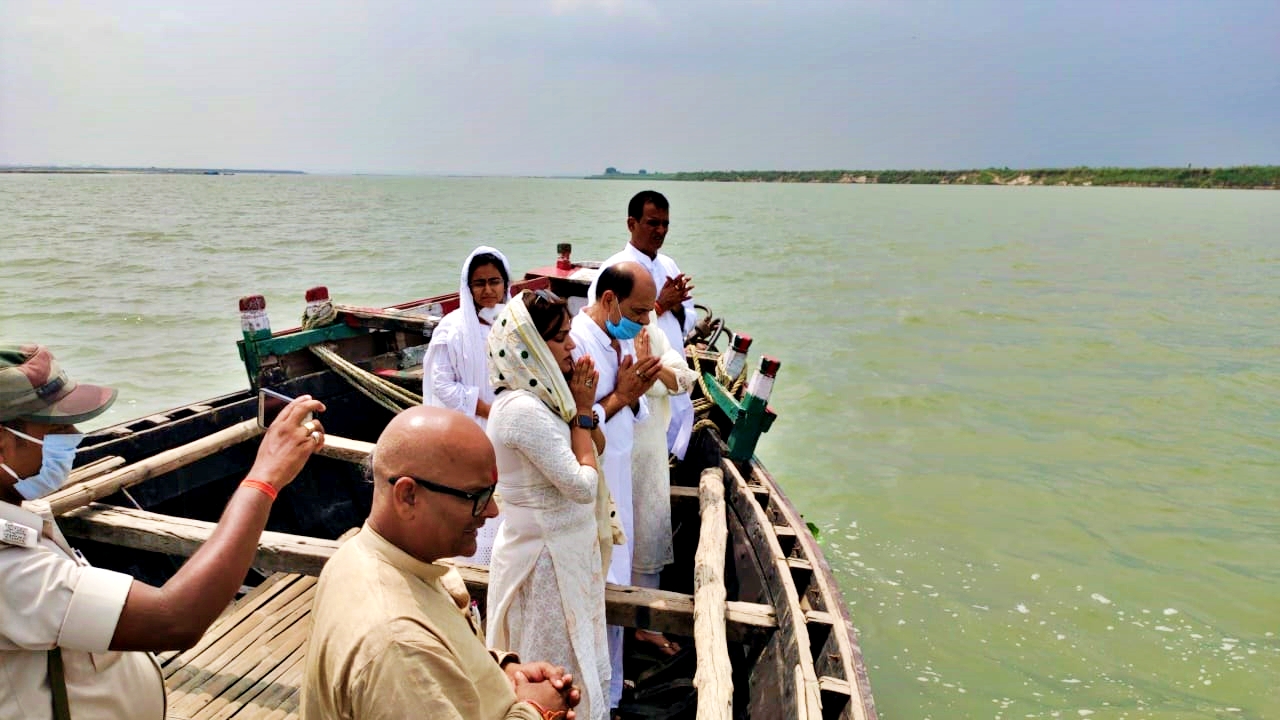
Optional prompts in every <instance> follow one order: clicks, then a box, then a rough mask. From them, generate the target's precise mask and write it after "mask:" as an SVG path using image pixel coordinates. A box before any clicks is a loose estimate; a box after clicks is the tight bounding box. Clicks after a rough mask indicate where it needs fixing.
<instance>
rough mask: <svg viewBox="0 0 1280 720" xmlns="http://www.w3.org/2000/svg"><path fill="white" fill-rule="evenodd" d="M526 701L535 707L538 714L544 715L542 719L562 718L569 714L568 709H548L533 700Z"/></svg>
mask: <svg viewBox="0 0 1280 720" xmlns="http://www.w3.org/2000/svg"><path fill="white" fill-rule="evenodd" d="M524 702H527V703H529V704H530V705H532V706H533V709H534V710H537V711H538V714H539V715H541V716H542V720H560V718H563V717H565V716H567V715H568V714H569V712H568V711H567V710H548V709H546V708H544V707H542V706H541V705H539V704H538V703H536V702H534V701H532V700H525V701H524Z"/></svg>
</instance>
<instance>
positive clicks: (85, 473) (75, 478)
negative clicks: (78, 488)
mask: <svg viewBox="0 0 1280 720" xmlns="http://www.w3.org/2000/svg"><path fill="white" fill-rule="evenodd" d="M123 464H124V458H122V457H120V456H119V455H108V456H106V457H100V458H98V459H97V460H94V461H93V462H91V463H86V464H84V465H81V466H80V467H78V468H76V469H75V470H72V471H71V475H70V476H68V477H67V485H78V484H80V483H82V482H84V481H85V480H88V479H90V478H95V477H98V476H99V475H102V474H104V473H107V472H109V471H111V470H115V469H116V468H118V467H120V466H121V465H123Z"/></svg>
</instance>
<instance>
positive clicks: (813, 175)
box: [587, 165, 1280, 190]
mask: <svg viewBox="0 0 1280 720" xmlns="http://www.w3.org/2000/svg"><path fill="white" fill-rule="evenodd" d="M611 169H612V168H611ZM587 179H588V180H674V181H683V182H757V183H759V182H774V183H836V184H844V185H1013V186H1020V185H1047V186H1060V187H1167V188H1203V189H1240V190H1280V165H1246V166H1240V167H1229V168H1088V167H1077V168H1044V169H1034V170H1010V169H1009V168H986V169H983V170H742V171H739V170H723V171H705V172H677V173H649V172H640V173H620V172H608V173H605V174H603V175H590V176H588V177H587Z"/></svg>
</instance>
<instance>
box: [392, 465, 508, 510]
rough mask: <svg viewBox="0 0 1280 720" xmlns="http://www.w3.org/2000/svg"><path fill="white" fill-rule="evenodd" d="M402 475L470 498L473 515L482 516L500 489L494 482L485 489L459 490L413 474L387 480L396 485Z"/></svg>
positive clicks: (443, 492)
mask: <svg viewBox="0 0 1280 720" xmlns="http://www.w3.org/2000/svg"><path fill="white" fill-rule="evenodd" d="M402 477H407V478H409V479H410V480H412V481H414V482H415V483H417V484H419V485H421V486H422V487H424V488H426V489H428V490H430V491H431V492H438V493H440V494H442V495H452V496H454V497H457V498H462V499H463V500H470V501H471V517H480V515H481V514H482V513H484V511H485V510H486V509H487V508H488V507H489V501H490V500H492V499H493V491H494V490H497V489H498V484H497V483H494V484H492V485H490V486H489V487H487V488H485V489H483V490H477V491H476V492H467V491H465V490H459V489H458V488H451V487H447V486H445V485H437V484H435V483H433V482H431V481H430V480H423V479H422V478H419V477H414V476H412V475H397V476H396V477H389V478H387V480H388V481H389V482H390V483H391V484H392V485H394V484H395V483H396V481H397V480H399V479H400V478H402Z"/></svg>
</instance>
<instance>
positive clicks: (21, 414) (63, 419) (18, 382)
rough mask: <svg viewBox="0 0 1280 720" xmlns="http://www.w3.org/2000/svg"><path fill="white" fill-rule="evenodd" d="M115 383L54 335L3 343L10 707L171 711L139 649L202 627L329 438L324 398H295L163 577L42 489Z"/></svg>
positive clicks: (131, 719)
mask: <svg viewBox="0 0 1280 720" xmlns="http://www.w3.org/2000/svg"><path fill="white" fill-rule="evenodd" d="M115 397H116V391H115V390H113V389H111V388H106V387H100V386H96V385H86V384H83V383H76V382H75V381H74V380H72V379H71V378H70V377H68V376H67V374H66V373H65V372H63V371H62V369H61V368H60V367H59V366H58V362H57V360H55V359H54V357H53V354H52V353H50V352H49V350H48V348H45V347H43V346H39V345H23V346H19V347H2V348H0V578H2V579H3V581H2V582H0V718H6V719H7V718H23V720H45V719H47V718H53V719H54V720H62V719H65V718H68V717H75V718H76V719H77V720H81V719H83V718H90V719H92V720H98V719H100V718H101V719H103V720H114V719H116V718H120V719H128V720H164V716H165V694H164V682H163V679H162V677H161V674H160V668H159V666H158V665H157V664H156V662H155V660H154V659H153V658H152V657H151V655H150V654H149V653H147V652H134V651H140V650H142V651H148V650H149V651H161V650H171V649H185V648H188V647H191V646H192V645H194V644H195V643H196V641H197V640H199V638H200V636H201V635H202V634H203V633H204V631H205V630H206V629H208V627H209V625H210V624H211V623H212V622H213V620H214V619H215V618H217V616H218V614H219V613H220V612H222V610H223V609H224V608H225V607H226V606H227V603H229V602H230V601H231V599H232V598H233V597H234V596H235V593H236V590H237V589H239V587H240V584H241V583H242V582H243V581H244V576H245V573H246V571H248V569H249V563H250V562H251V561H252V559H253V555H254V551H255V550H256V548H257V544H258V537H259V535H260V534H261V533H262V529H263V527H264V526H265V525H266V521H267V515H268V513H269V512H270V508H271V501H272V499H273V498H274V492H275V491H278V490H279V488H282V487H284V486H285V485H288V484H289V483H290V482H291V481H292V480H293V478H294V476H295V475H297V473H298V471H299V470H301V469H302V466H303V465H304V464H305V463H306V460H307V458H308V457H310V456H311V454H312V453H313V452H314V451H315V450H316V449H317V448H318V447H320V445H321V444H322V443H323V442H324V436H323V430H322V428H321V427H320V424H319V423H318V422H316V421H306V416H307V414H308V413H311V412H320V411H322V410H323V409H324V405H323V404H321V403H320V402H319V401H316V400H312V399H310V398H305V397H304V398H299V399H297V400H295V401H294V402H293V403H291V404H290V405H289V406H288V407H287V408H285V410H284V411H283V412H281V414H280V417H279V418H278V419H277V421H276V422H275V423H273V424H272V426H271V428H270V430H268V432H267V433H266V435H265V436H264V437H263V439H262V445H261V447H260V448H259V450H258V456H257V459H256V460H255V461H254V464H253V469H252V470H251V471H250V472H249V478H248V479H246V480H245V483H244V484H243V485H242V486H241V487H240V488H239V489H238V490H237V491H236V492H235V494H234V495H233V496H232V497H231V500H230V501H229V502H228V503H227V508H226V510H225V511H224V513H223V516H222V521H221V522H220V523H219V524H218V528H217V529H216V530H215V531H214V533H213V536H212V537H211V538H210V539H209V541H208V542H207V543H205V545H204V546H203V547H202V548H200V550H199V551H198V552H197V553H196V554H195V555H194V556H193V557H192V558H191V559H190V560H189V561H188V562H187V563H186V564H185V565H184V566H183V567H182V569H181V570H179V571H178V573H177V574H176V575H174V576H173V578H171V579H170V580H169V582H167V583H165V585H164V587H160V588H156V587H151V586H149V585H146V584H144V583H140V582H137V581H135V580H134V579H133V578H132V577H130V576H128V575H125V574H123V573H118V572H113V571H111V570H105V569H102V568H94V567H90V566H89V564H88V563H87V562H86V561H85V560H84V558H83V557H81V556H80V554H79V553H77V552H75V551H74V550H72V549H71V547H70V546H69V545H68V544H67V541H66V538H64V537H63V536H62V533H61V532H59V530H58V527H57V525H56V524H55V523H54V520H53V516H52V514H51V513H50V512H49V504H48V503H46V502H44V501H42V500H39V499H38V497H39V496H41V495H44V494H47V493H49V492H52V491H53V490H56V489H57V488H59V487H61V486H62V485H63V484H64V483H65V482H66V480H67V474H68V473H69V472H70V470H71V465H72V463H73V461H74V459H75V448H76V446H77V445H78V444H79V442H80V440H81V438H82V437H83V436H82V435H80V434H79V433H78V432H77V430H76V428H75V424H76V423H80V422H85V421H87V420H90V419H92V418H94V417H97V416H98V415H100V414H102V413H103V412H104V411H105V410H106V409H107V408H108V407H110V406H111V403H113V402H114V401H115ZM304 421H306V422H307V423H308V424H307V425H305V426H304ZM24 498H25V499H27V500H28V501H27V502H23V500H24ZM33 498H36V499H33Z"/></svg>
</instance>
